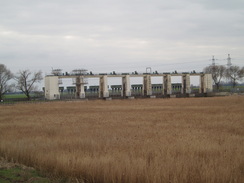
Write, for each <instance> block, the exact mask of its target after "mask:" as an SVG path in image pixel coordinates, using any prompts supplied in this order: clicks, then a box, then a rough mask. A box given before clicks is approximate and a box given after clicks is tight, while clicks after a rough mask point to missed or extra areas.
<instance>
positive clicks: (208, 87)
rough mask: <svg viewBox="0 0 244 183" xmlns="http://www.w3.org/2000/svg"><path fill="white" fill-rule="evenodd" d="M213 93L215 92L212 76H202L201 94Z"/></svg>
mask: <svg viewBox="0 0 244 183" xmlns="http://www.w3.org/2000/svg"><path fill="white" fill-rule="evenodd" d="M212 91H213V81H212V74H203V75H201V76H200V87H199V93H209V92H212Z"/></svg>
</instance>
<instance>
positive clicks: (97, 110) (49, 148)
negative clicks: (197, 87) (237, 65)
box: [0, 96, 244, 183]
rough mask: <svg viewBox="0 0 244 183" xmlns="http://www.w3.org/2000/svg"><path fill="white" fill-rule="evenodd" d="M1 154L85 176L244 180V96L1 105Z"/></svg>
mask: <svg viewBox="0 0 244 183" xmlns="http://www.w3.org/2000/svg"><path fill="white" fill-rule="evenodd" d="M0 156H4V157H5V158H8V159H13V160H14V161H16V162H19V163H23V164H26V165H28V166H33V167H35V168H38V169H39V170H41V171H42V172H45V173H46V174H49V175H50V176H53V177H73V178H75V179H76V180H79V181H80V182H82V181H84V182H104V183H105V182H106V183H108V182H118V183H119V182H130V183H133V182H140V183H144V182H147V183H153V182H155V183H156V182H160V183H161V182H171V183H173V182H182V183H189V182H199V183H201V182H213V183H220V182H221V183H223V182H228V183H229V182H242V181H243V180H244V97H241V96H236V97H221V98H182V99H139V100H113V101H101V100H97V101H80V102H53V103H43V104H19V105H13V106H0Z"/></svg>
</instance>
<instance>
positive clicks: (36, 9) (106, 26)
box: [0, 0, 244, 73]
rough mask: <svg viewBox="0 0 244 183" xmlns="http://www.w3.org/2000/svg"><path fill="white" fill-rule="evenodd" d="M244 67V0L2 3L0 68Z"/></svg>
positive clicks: (19, 0) (10, 0)
mask: <svg viewBox="0 0 244 183" xmlns="http://www.w3.org/2000/svg"><path fill="white" fill-rule="evenodd" d="M228 53H229V54H231V57H232V63H233V64H236V65H240V66H243V65H244V1H243V0H170V1H169V0H167V1H166V0H103V1H99V0H0V63H2V64H5V65H6V66H7V67H8V68H9V69H10V70H12V71H13V72H17V71H18V70H23V69H30V70H36V71H37V70H42V71H43V72H44V73H48V72H50V71H51V68H52V67H53V68H60V69H63V71H64V72H65V71H71V70H73V69H77V68H86V69H88V70H89V71H93V72H95V73H96V72H97V73H98V72H112V71H117V72H132V71H135V70H136V71H139V72H144V71H145V70H146V67H152V70H157V71H159V72H171V71H174V70H177V71H184V72H187V71H192V70H196V71H202V69H203V67H205V66H208V65H209V64H211V57H212V55H214V56H215V58H216V59H218V60H216V62H217V63H218V64H226V63H227V61H226V58H227V55H228Z"/></svg>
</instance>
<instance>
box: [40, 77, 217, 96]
mask: <svg viewBox="0 0 244 183" xmlns="http://www.w3.org/2000/svg"><path fill="white" fill-rule="evenodd" d="M173 76H178V77H179V76H180V77H181V78H182V82H181V84H175V83H173V84H172V83H171V78H172V77H173ZM190 76H199V88H198V93H199V94H206V93H209V92H212V91H213V86H212V75H211V74H204V73H199V74H198V73H191V74H188V73H187V74H148V73H145V74H136V75H135V74H131V75H130V74H128V73H124V74H117V75H107V74H95V75H94V74H80V75H77V74H76V75H47V76H46V77H45V98H46V99H47V100H56V99H60V96H61V94H62V92H63V89H62V90H60V87H59V85H60V84H61V82H60V80H62V79H63V78H70V79H72V80H73V81H74V82H73V84H74V85H75V86H74V87H72V88H69V87H67V90H68V92H70V91H73V92H74V94H75V98H81V99H82V98H88V97H89V96H90V95H92V96H95V97H97V98H109V97H113V95H114V93H116V96H120V97H123V98H129V97H133V96H136V95H140V96H143V97H151V96H154V95H162V96H171V95H174V94H175V92H176V91H177V93H178V94H182V95H184V96H193V95H194V94H196V91H194V92H193V91H192V89H191V86H190V79H191V78H190ZM109 77H113V78H114V77H120V78H121V85H120V84H118V85H111V89H110V90H109V88H108V78H109ZM132 77H133V78H134V77H141V78H143V83H142V84H140V85H135V84H133V85H131V82H130V78H132ZM152 77H161V78H162V83H160V84H152V82H151V78H152ZM89 78H98V79H99V86H90V87H89V88H88V86H85V85H87V84H88V82H87V81H88V79H89ZM61 88H63V87H61ZM88 91H89V92H90V93H88Z"/></svg>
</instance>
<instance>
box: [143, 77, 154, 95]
mask: <svg viewBox="0 0 244 183" xmlns="http://www.w3.org/2000/svg"><path fill="white" fill-rule="evenodd" d="M151 95H152V84H151V76H150V75H149V74H147V75H145V76H143V96H151Z"/></svg>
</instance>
